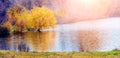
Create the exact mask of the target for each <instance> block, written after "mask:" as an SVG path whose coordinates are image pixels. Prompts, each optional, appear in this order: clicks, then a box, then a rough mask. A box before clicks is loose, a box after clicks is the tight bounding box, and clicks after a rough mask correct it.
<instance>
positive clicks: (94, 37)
mask: <svg viewBox="0 0 120 58" xmlns="http://www.w3.org/2000/svg"><path fill="white" fill-rule="evenodd" d="M119 25H120V19H118V18H117V19H116V18H114V19H109V20H107V19H106V20H98V21H87V22H79V23H72V24H62V25H59V26H58V28H57V29H56V30H54V31H46V32H26V33H24V34H15V35H12V34H11V35H10V36H9V37H7V38H0V49H1V50H15V51H37V52H71V51H109V50H114V49H120V26H119Z"/></svg>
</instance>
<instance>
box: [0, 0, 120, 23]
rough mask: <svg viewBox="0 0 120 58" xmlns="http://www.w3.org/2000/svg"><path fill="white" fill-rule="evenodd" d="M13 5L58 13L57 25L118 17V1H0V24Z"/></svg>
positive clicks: (119, 9)
mask: <svg viewBox="0 0 120 58" xmlns="http://www.w3.org/2000/svg"><path fill="white" fill-rule="evenodd" d="M9 1H10V3H9ZM41 2H43V3H42V4H41ZM15 3H16V4H18V3H20V4H22V5H24V6H25V7H27V8H28V9H31V7H33V6H35V5H36V6H41V5H42V6H46V7H48V8H50V9H51V10H53V11H54V12H59V13H60V15H62V16H61V17H58V16H56V18H57V20H58V23H69V22H78V21H86V20H93V19H102V18H108V17H120V0H44V1H43V0H25V1H24V0H0V22H1V21H2V20H3V19H4V18H5V13H6V10H7V8H8V7H9V6H10V5H11V4H15Z"/></svg>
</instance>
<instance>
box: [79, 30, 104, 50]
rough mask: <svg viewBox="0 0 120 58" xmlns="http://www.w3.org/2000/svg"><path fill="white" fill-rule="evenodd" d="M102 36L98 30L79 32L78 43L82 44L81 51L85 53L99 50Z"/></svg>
mask: <svg viewBox="0 0 120 58" xmlns="http://www.w3.org/2000/svg"><path fill="white" fill-rule="evenodd" d="M77 32H78V31H77ZM100 35H101V34H100V31H97V30H83V31H79V32H78V35H77V37H78V38H79V39H77V42H78V43H79V44H80V50H81V51H84V52H88V51H97V50H99V48H100V44H101V40H102V39H101V36H100Z"/></svg>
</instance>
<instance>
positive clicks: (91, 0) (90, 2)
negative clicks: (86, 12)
mask: <svg viewBox="0 0 120 58" xmlns="http://www.w3.org/2000/svg"><path fill="white" fill-rule="evenodd" d="M78 1H80V0H78ZM81 2H82V3H83V4H86V5H93V4H96V3H97V2H98V0H81Z"/></svg>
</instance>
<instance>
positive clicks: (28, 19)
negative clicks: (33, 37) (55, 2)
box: [2, 5, 57, 32]
mask: <svg viewBox="0 0 120 58" xmlns="http://www.w3.org/2000/svg"><path fill="white" fill-rule="evenodd" d="M7 19H8V20H7V21H6V22H5V23H4V24H3V25H2V26H3V27H5V28H7V29H8V30H9V31H10V32H15V31H19V32H24V31H31V30H32V31H35V30H36V31H41V30H43V29H49V28H54V26H55V25H56V23H57V21H56V19H55V16H54V13H53V11H52V10H50V9H48V8H47V7H44V6H42V7H37V6H34V7H33V8H32V9H30V10H29V9H26V8H25V7H24V6H21V5H15V6H13V7H11V8H9V9H8V10H7Z"/></svg>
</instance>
